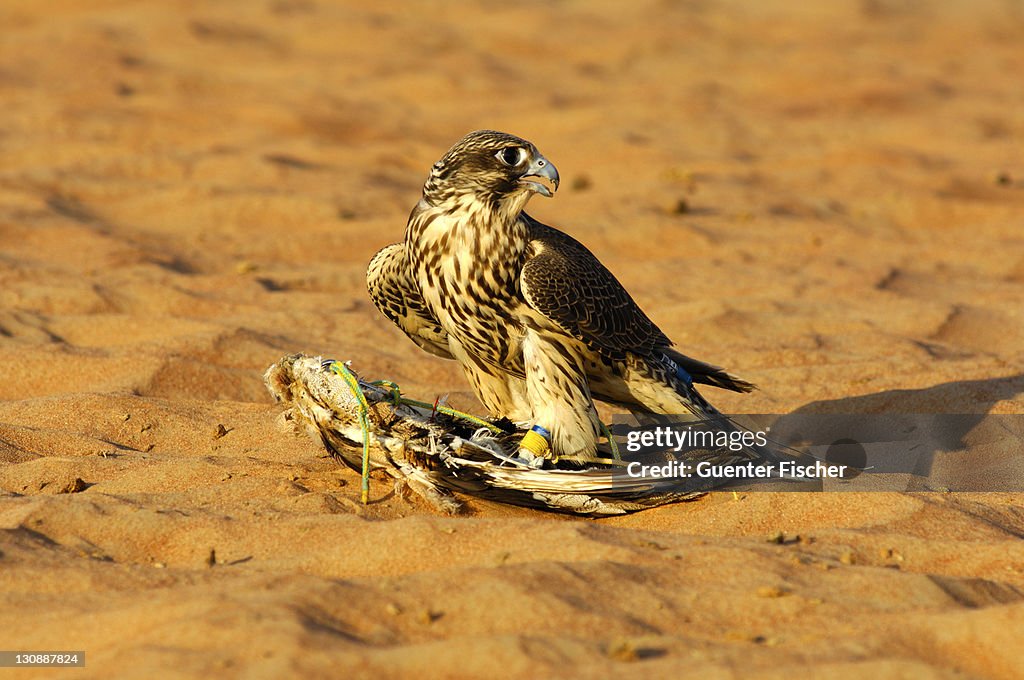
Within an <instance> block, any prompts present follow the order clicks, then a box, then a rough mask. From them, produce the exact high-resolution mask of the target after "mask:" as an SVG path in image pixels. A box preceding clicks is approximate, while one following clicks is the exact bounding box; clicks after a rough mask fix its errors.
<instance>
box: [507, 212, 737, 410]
mask: <svg viewBox="0 0 1024 680" xmlns="http://www.w3.org/2000/svg"><path fill="white" fill-rule="evenodd" d="M523 218H524V219H525V220H527V222H528V224H529V226H530V233H531V237H532V240H531V244H532V245H533V248H534V253H535V254H534V256H533V257H531V258H530V259H528V260H527V261H526V263H525V264H524V265H523V270H522V273H521V274H520V277H519V283H520V288H521V290H522V292H523V297H524V298H525V299H526V302H527V304H529V305H530V306H531V307H532V308H533V309H535V310H536V311H538V312H540V313H541V314H543V315H544V316H546V317H547V318H548V319H550V320H551V321H553V322H554V323H555V324H556V325H557V326H558V327H559V328H561V329H562V330H563V331H564V332H566V333H567V334H569V335H571V336H572V337H574V338H577V339H579V340H582V341H583V342H585V343H586V344H587V346H588V347H590V348H591V349H593V350H595V351H598V352H600V353H602V354H604V355H605V356H608V357H610V358H612V359H617V360H621V359H624V358H625V357H626V353H627V352H628V353H632V354H637V355H640V356H642V357H645V358H651V359H655V360H664V359H666V358H667V359H669V360H670V361H671V362H674V363H675V364H676V365H677V366H679V367H681V368H682V369H683V370H685V371H686V372H687V373H689V374H690V376H692V378H693V380H694V381H695V382H698V383H703V384H705V385H714V386H715V387H721V388H723V389H727V390H733V391H736V392H749V391H751V390H753V389H754V386H753V385H752V384H751V383H749V382H747V381H746V380H743V379H742V378H738V377H736V376H734V375H731V374H730V373H728V372H727V371H725V370H724V369H722V368H720V367H718V366H714V365H712V364H708V363H705V362H703V361H699V360H697V359H693V358H691V357H688V356H686V355H684V354H681V353H679V352H677V351H676V350H674V349H672V348H671V345H672V341H671V340H669V339H668V336H666V335H665V334H664V333H663V332H662V331H661V329H660V328H658V327H657V326H656V325H655V324H654V322H653V321H651V320H650V319H649V318H648V317H647V315H646V314H644V311H643V310H642V309H640V306H639V305H637V304H636V302H635V301H634V300H633V298H632V297H630V295H629V293H628V292H627V291H626V289H625V288H623V287H622V284H621V283H619V281H618V279H616V278H615V276H614V275H613V274H612V273H611V272H610V271H608V269H607V268H606V267H605V266H604V265H603V264H601V262H600V261H599V260H598V259H597V258H596V257H594V255H593V253H591V252H590V251H589V250H587V248H586V247H585V246H584V245H583V244H581V243H580V242H579V241H577V240H576V239H574V238H572V237H571V236H568V235H567V234H563V233H562V232H560V231H558V230H557V229H553V228H551V227H548V226H546V225H544V224H541V223H540V222H537V221H536V220H534V219H533V218H532V217H529V216H528V215H526V214H525V213H524V214H523Z"/></svg>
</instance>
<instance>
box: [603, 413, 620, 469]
mask: <svg viewBox="0 0 1024 680" xmlns="http://www.w3.org/2000/svg"><path fill="white" fill-rule="evenodd" d="M601 434H603V435H604V436H605V438H606V439H607V440H608V446H609V447H610V448H611V450H612V458H614V459H615V460H617V461H619V462H621V461H622V456H621V455H620V454H619V445H618V444H617V443H616V442H615V437H613V436H612V431H611V430H609V429H608V426H607V425H605V424H604V423H603V422H602V423H601Z"/></svg>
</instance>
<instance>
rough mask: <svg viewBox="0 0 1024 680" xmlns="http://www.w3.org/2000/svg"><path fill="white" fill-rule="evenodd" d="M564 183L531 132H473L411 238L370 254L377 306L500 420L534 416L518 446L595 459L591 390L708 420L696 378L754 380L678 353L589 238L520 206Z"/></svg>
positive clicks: (430, 190)
mask: <svg viewBox="0 0 1024 680" xmlns="http://www.w3.org/2000/svg"><path fill="white" fill-rule="evenodd" d="M558 182H559V177H558V170H556V169H555V166H554V165H552V163H551V162H550V161H549V160H548V159H547V158H545V157H544V156H543V155H541V153H540V152H539V151H538V150H537V147H535V146H534V145H533V144H531V143H530V142H528V141H526V140H525V139H521V138H519V137H516V136H514V135H511V134H506V133H503V132H496V131H493V130H479V131H476V132H471V133H470V134H468V135H466V136H465V137H464V138H463V139H462V140H460V141H459V142H458V143H456V144H455V146H453V147H452V148H451V149H449V150H448V152H447V153H445V154H444V156H443V157H442V158H441V159H440V160H439V161H438V162H437V163H435V164H434V166H433V167H432V168H431V171H430V175H429V177H427V180H426V182H425V183H424V185H423V195H422V197H421V198H420V200H419V202H418V203H417V204H416V206H415V207H414V208H413V210H412V214H411V215H410V216H409V221H408V224H407V227H406V232H405V240H404V241H402V242H399V243H393V244H391V245H389V246H386V247H385V248H383V249H382V250H380V251H379V252H378V253H377V254H376V255H375V256H374V257H373V259H372V260H371V262H370V264H369V267H368V270H367V277H366V278H367V288H368V290H369V293H370V297H371V298H372V299H373V301H374V304H376V306H377V308H378V309H380V311H381V312H383V314H384V315H385V316H387V317H388V318H389V319H391V321H392V322H394V323H395V324H396V325H397V326H398V327H399V328H400V329H401V330H402V331H404V332H405V334H406V335H407V336H409V338H410V339H412V341H413V342H415V343H416V344H417V345H419V347H420V348H422V349H424V350H426V351H427V352H429V353H431V354H433V355H435V356H439V357H442V358H445V359H453V360H455V361H458V362H459V363H460V364H461V365H462V368H463V370H464V371H465V374H466V377H467V378H468V380H469V382H470V384H471V385H472V387H473V391H474V392H475V393H476V395H477V397H478V398H479V399H480V401H481V403H482V404H483V405H484V406H485V407H486V408H487V409H488V410H489V411H490V413H491V415H492V416H494V417H506V418H509V419H510V420H512V421H516V422H520V423H525V424H526V425H527V427H528V428H530V430H529V431H528V432H527V434H526V436H525V437H524V438H523V440H522V443H521V445H520V446H521V453H523V455H524V458H526V459H527V460H530V459H532V460H533V461H536V460H540V461H541V464H542V463H543V458H550V459H554V460H557V459H559V458H567V459H575V460H588V459H592V458H593V457H594V456H595V455H596V450H597V442H598V439H599V438H600V436H601V427H602V426H601V422H600V420H599V418H598V413H597V409H596V408H595V407H594V400H595V399H597V400H600V401H603V402H606V403H609V404H612V405H615V406H618V407H622V408H626V409H628V410H630V411H631V412H633V413H635V414H654V415H680V414H685V415H692V416H693V417H694V418H705V417H707V416H709V415H712V414H717V413H718V411H716V410H715V409H714V408H713V407H712V406H711V405H710V404H709V403H708V402H707V401H706V400H705V399H704V398H703V397H702V396H701V395H700V393H698V392H697V389H696V388H695V386H694V384H695V383H699V384H704V385H713V386H715V387H721V388H725V389H729V390H734V391H737V392H749V391H750V390H752V389H753V388H754V386H753V385H752V384H750V383H749V382H746V381H745V380H742V379H740V378H737V377H735V376H733V375H731V374H729V373H728V372H726V371H725V370H723V369H722V368H719V367H717V366H712V365H711V364H707V363H704V362H702V361H698V360H696V359H692V358H690V357H688V356H685V355H683V354H681V353H679V352H678V351H676V350H675V349H673V348H672V341H671V340H669V338H668V337H667V336H666V335H665V334H664V333H663V332H662V331H661V329H659V328H658V327H657V326H656V325H655V324H654V322H653V321H651V320H650V318H648V316H647V315H646V314H645V313H644V312H643V310H641V309H640V307H639V306H638V305H637V303H636V302H635V301H634V300H633V298H632V297H630V295H629V293H628V292H626V289H625V288H623V286H622V284H620V283H619V281H618V280H617V279H616V278H615V277H614V276H613V275H612V273H611V272H610V271H608V269H607V268H606V267H605V266H604V265H602V264H601V262H600V261H598V259H597V258H596V257H595V256H594V255H593V254H592V253H591V252H590V251H589V250H587V248H586V247H584V246H583V245H582V244H581V243H579V242H578V241H576V240H575V239H573V238H572V237H570V236H569V235H567V234H565V233H563V232H561V231H559V230H557V229H554V228H552V227H549V226H547V225H544V224H541V223H540V222H538V221H537V220H535V219H533V218H532V217H530V216H529V215H528V214H526V213H525V212H524V208H525V207H526V204H527V202H529V200H530V198H532V197H533V196H534V195H535V194H539V195H541V196H544V197H547V198H550V197H552V196H553V195H554V192H555V191H557V189H558ZM526 452H532V453H533V454H536V455H537V458H533V457H532V456H527V455H525V454H526Z"/></svg>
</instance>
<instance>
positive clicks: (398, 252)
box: [366, 243, 455, 359]
mask: <svg viewBox="0 0 1024 680" xmlns="http://www.w3.org/2000/svg"><path fill="white" fill-rule="evenodd" d="M366 289H367V291H369V293H370V298H371V299H372V300H373V304H375V305H377V309H379V310H380V311H381V312H382V313H383V314H384V316H386V317H388V318H389V319H391V321H392V322H394V324H395V325H396V326H398V327H399V328H401V329H402V331H403V332H404V333H405V334H406V335H408V336H409V339H410V340H412V341H413V342H415V343H416V344H417V345H419V347H420V349H423V350H425V351H427V352H430V353H431V354H433V355H435V356H439V357H441V358H442V359H454V358H455V357H454V356H452V353H451V350H449V349H448V333H446V332H445V330H444V329H443V328H441V324H439V323H438V322H437V319H435V318H434V316H433V315H432V314H431V313H430V310H428V309H427V306H426V304H424V302H423V297H422V295H421V294H420V290H419V287H418V286H417V285H416V282H415V281H414V280H413V277H412V273H411V272H410V271H409V266H408V260H407V259H406V257H405V244H403V243H392V244H391V245H389V246H385V247H384V248H382V249H381V250H380V251H379V252H378V253H377V254H376V255H374V256H373V259H372V260H370V265H369V267H367V270H366Z"/></svg>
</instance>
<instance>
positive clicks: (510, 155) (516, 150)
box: [495, 146, 526, 167]
mask: <svg viewBox="0 0 1024 680" xmlns="http://www.w3.org/2000/svg"><path fill="white" fill-rule="evenodd" d="M495 155H496V156H497V158H498V160H499V161H501V162H502V163H504V164H505V165H508V166H510V167H515V166H517V165H519V164H520V163H522V162H523V158H525V157H526V149H524V148H523V147H521V146H507V147H505V148H504V149H502V150H501V151H499V152H498V153H497V154H495Z"/></svg>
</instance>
